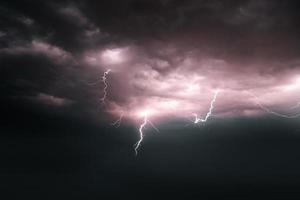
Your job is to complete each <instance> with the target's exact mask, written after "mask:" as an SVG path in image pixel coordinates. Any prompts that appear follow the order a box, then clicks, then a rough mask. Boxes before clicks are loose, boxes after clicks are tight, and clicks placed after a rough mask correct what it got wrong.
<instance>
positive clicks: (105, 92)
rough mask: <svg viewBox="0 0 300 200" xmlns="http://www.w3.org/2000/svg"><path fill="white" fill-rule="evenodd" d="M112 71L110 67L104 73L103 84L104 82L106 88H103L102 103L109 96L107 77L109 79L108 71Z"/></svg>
mask: <svg viewBox="0 0 300 200" xmlns="http://www.w3.org/2000/svg"><path fill="white" fill-rule="evenodd" d="M110 71H111V70H110V69H108V70H106V71H105V72H104V73H103V76H102V82H103V84H104V88H103V97H102V98H101V99H100V100H101V102H102V104H104V103H105V99H106V96H107V88H108V84H107V81H106V79H107V75H108V73H109V72H110Z"/></svg>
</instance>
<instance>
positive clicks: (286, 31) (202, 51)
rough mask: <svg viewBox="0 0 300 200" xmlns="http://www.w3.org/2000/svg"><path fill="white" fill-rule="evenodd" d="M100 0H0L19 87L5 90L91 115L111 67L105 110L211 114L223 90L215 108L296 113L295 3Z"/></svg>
mask: <svg viewBox="0 0 300 200" xmlns="http://www.w3.org/2000/svg"><path fill="white" fill-rule="evenodd" d="M101 2H102V1H101ZM101 2H98V1H95V2H94V1H87V2H85V3H76V2H60V3H58V2H46V3H37V5H36V6H37V7H39V8H40V9H27V8H25V7H24V8H22V6H15V5H14V4H13V3H12V4H9V3H8V4H7V5H5V6H3V8H2V10H3V13H5V18H6V19H8V20H6V21H7V23H6V24H5V26H4V28H3V29H0V41H1V43H0V44H1V49H0V56H1V58H2V61H1V66H2V70H3V71H4V72H5V73H3V77H1V78H2V79H3V80H4V82H5V84H6V86H7V87H6V88H8V89H7V90H15V92H6V93H7V95H14V96H23V97H28V96H30V97H32V98H33V99H35V101H34V102H36V103H37V104H41V103H42V104H45V105H52V106H53V105H54V106H57V107H65V106H69V107H72V106H74V108H75V106H77V107H76V108H78V107H80V109H79V110H80V112H81V111H83V110H84V111H86V112H85V113H86V114H87V115H88V114H90V113H91V112H93V110H94V111H95V112H97V109H98V107H99V105H98V104H101V102H100V99H101V98H102V96H103V88H104V85H103V82H102V81H101V76H102V74H103V73H104V71H106V70H108V69H110V70H111V71H110V72H109V73H108V74H107V83H108V88H107V99H106V100H105V103H104V105H103V106H100V107H101V109H102V110H103V112H105V113H107V112H108V115H107V116H108V117H109V116H113V117H117V116H120V115H124V117H125V118H127V119H129V120H133V121H136V120H140V119H141V117H143V115H144V114H145V112H147V113H148V114H149V115H151V118H152V119H170V120H171V119H174V118H190V117H192V116H193V113H197V114H198V115H199V116H205V114H206V113H207V112H208V110H209V106H210V102H211V100H212V98H213V96H214V92H215V91H216V90H217V89H219V90H220V93H219V95H218V97H217V100H216V102H215V108H214V110H213V115H214V116H219V117H228V116H230V117H231V116H257V115H263V114H265V113H266V110H263V109H262V108H261V106H259V105H263V106H265V107H266V108H269V109H272V110H275V111H276V112H280V113H284V114H287V115H293V114H295V113H297V107H295V105H297V104H298V102H299V101H300V93H299V90H300V73H299V72H300V56H299V55H300V49H299V46H300V45H299V44H300V40H299V37H298V35H299V28H297V27H299V26H298V25H299V20H298V19H299V17H298V12H297V9H295V8H297V6H298V4H297V3H296V2H291V3H283V2H281V3H280V2H275V1H272V2H271V1H251V0H249V1H244V2H239V3H238V2H236V1H228V2H227V3H225V2H221V1H188V2H186V3H180V2H177V1H157V3H154V2H152V1H122V3H120V2H119V1H118V2H119V4H122V5H119V6H117V7H115V6H114V4H115V3H116V2H115V1H109V2H108V1H107V2H105V1H103V2H102V3H101ZM37 71H38V72H39V74H38V73H36V72H37ZM14 72H18V73H14ZM93 83H95V84H93ZM16 88H17V90H16ZM19 90H22V92H19ZM291 108H294V109H291ZM103 117H104V118H105V115H103Z"/></svg>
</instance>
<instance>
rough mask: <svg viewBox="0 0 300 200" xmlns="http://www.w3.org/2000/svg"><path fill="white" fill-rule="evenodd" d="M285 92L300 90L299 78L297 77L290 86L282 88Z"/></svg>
mask: <svg viewBox="0 0 300 200" xmlns="http://www.w3.org/2000/svg"><path fill="white" fill-rule="evenodd" d="M282 88H283V90H285V91H293V90H298V89H300V77H297V78H296V79H295V81H293V83H292V84H289V85H284V86H282Z"/></svg>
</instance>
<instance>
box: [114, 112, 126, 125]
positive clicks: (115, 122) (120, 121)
mask: <svg viewBox="0 0 300 200" xmlns="http://www.w3.org/2000/svg"><path fill="white" fill-rule="evenodd" d="M123 116H124V113H123V112H122V114H121V115H120V117H119V118H118V119H117V120H116V121H114V122H112V123H111V125H113V126H116V127H117V128H118V127H119V126H120V125H121V123H122V119H123Z"/></svg>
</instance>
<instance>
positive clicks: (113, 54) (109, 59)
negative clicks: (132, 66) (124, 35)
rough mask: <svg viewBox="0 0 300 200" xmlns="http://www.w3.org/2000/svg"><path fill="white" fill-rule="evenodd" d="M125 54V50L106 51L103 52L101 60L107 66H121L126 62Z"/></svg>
mask: <svg viewBox="0 0 300 200" xmlns="http://www.w3.org/2000/svg"><path fill="white" fill-rule="evenodd" d="M125 52H126V49H124V48H115V49H106V50H104V51H103V52H102V54H101V59H102V61H103V62H104V63H105V64H109V65H114V64H120V63H122V62H124V61H125V60H126V55H125Z"/></svg>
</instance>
